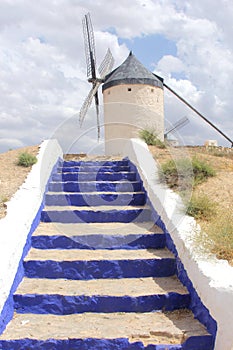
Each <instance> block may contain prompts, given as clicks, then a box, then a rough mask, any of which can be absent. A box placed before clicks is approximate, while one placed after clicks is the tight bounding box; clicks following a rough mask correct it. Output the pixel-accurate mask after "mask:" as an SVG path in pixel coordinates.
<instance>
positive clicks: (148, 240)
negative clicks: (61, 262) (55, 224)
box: [31, 233, 166, 249]
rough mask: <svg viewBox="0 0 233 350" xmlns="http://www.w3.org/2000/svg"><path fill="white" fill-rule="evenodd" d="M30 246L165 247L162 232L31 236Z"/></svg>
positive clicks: (72, 247) (58, 247) (74, 247)
mask: <svg viewBox="0 0 233 350" xmlns="http://www.w3.org/2000/svg"><path fill="white" fill-rule="evenodd" d="M31 242H32V247H33V248H37V249H160V248H164V247H165V243H166V238H165V234H164V233H155V234H136V235H135V234H128V235H124V236H122V235H104V234H98V233H96V234H91V235H79V236H75V235H74V236H71V237H68V236H65V235H53V236H47V235H40V236H32V238H31Z"/></svg>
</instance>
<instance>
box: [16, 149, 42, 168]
mask: <svg viewBox="0 0 233 350" xmlns="http://www.w3.org/2000/svg"><path fill="white" fill-rule="evenodd" d="M36 162H37V158H36V157H35V156H34V155H33V154H30V153H27V152H23V153H21V154H20V155H19V159H18V163H17V165H20V166H24V167H29V166H31V165H33V164H35V163H36Z"/></svg>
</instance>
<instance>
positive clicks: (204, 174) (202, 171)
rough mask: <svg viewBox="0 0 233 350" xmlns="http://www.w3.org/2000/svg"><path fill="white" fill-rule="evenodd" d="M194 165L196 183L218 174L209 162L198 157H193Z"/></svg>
mask: <svg viewBox="0 0 233 350" xmlns="http://www.w3.org/2000/svg"><path fill="white" fill-rule="evenodd" d="M192 167H193V173H194V184H195V185H198V184H200V183H202V182H204V181H206V180H207V179H208V178H209V177H213V176H215V175H216V172H215V170H214V169H213V168H212V167H211V166H210V165H209V164H207V163H206V162H204V161H202V160H200V159H198V158H196V157H194V158H193V159H192Z"/></svg>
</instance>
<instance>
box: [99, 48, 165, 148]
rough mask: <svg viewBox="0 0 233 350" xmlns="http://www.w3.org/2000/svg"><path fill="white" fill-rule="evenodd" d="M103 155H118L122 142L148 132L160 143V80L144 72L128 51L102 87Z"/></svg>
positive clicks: (161, 134)
mask: <svg viewBox="0 0 233 350" xmlns="http://www.w3.org/2000/svg"><path fill="white" fill-rule="evenodd" d="M102 91H103V98H104V125H105V152H106V153H107V154H114V153H118V152H120V151H121V150H123V148H124V146H125V143H126V140H127V139H130V138H133V137H138V135H139V131H140V130H141V129H145V128H147V129H151V130H153V131H154V132H155V134H156V135H157V137H158V138H159V139H160V140H161V141H163V140H164V92H163V79H162V78H160V77H159V76H156V75H154V74H153V73H151V72H150V71H149V70H147V69H146V68H145V67H144V66H143V65H142V64H141V63H140V62H139V61H138V60H137V58H136V57H135V56H134V55H133V53H132V52H130V54H129V56H128V57H127V58H126V60H125V61H124V62H123V63H122V64H121V65H120V66H119V67H118V68H116V69H115V70H114V71H113V72H111V73H110V74H109V75H108V76H107V77H106V78H105V81H104V84H103V86H102Z"/></svg>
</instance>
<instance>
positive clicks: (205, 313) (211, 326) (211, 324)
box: [152, 209, 217, 349]
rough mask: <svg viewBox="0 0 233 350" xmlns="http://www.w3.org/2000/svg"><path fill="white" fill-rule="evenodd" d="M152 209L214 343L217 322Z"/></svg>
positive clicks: (192, 305) (196, 313)
mask: <svg viewBox="0 0 233 350" xmlns="http://www.w3.org/2000/svg"><path fill="white" fill-rule="evenodd" d="M152 210H153V211H154V216H156V217H157V221H156V225H158V226H159V227H160V228H161V229H162V230H163V231H164V232H165V236H166V246H167V248H168V249H169V250H170V251H171V252H172V253H173V254H174V257H175V259H176V267H177V273H176V274H177V277H178V278H179V280H180V281H181V282H182V283H183V285H184V286H185V287H186V288H187V290H188V291H189V293H190V296H191V302H190V310H191V311H192V312H193V314H194V316H195V318H197V319H198V320H199V321H200V322H201V323H202V324H203V325H204V326H205V327H206V329H207V330H208V332H209V333H210V334H211V335H212V337H213V343H214V341H215V338H216V333H217V322H216V321H215V320H214V319H213V317H212V316H211V315H210V313H209V310H208V309H207V308H206V307H205V305H204V304H203V303H202V301H201V299H200V297H199V296H198V294H197V292H196V290H195V288H194V286H193V284H192V282H191V280H190V278H189V277H188V274H187V272H186V270H185V268H184V265H183V263H182V262H181V260H180V258H179V256H178V253H177V249H176V247H175V244H174V242H173V240H172V238H171V235H170V233H169V232H168V231H167V229H166V226H165V224H164V222H163V221H162V220H161V217H160V216H159V215H158V214H157V213H156V212H155V210H154V209H152ZM212 348H213V345H212ZM212 348H211V349H212ZM187 349H189V348H187Z"/></svg>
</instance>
